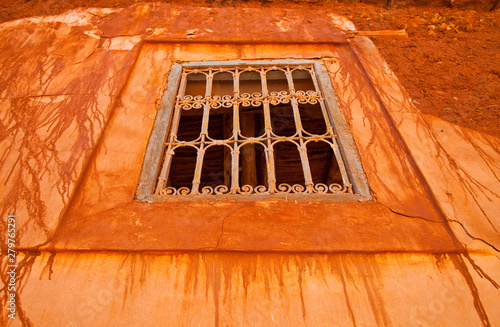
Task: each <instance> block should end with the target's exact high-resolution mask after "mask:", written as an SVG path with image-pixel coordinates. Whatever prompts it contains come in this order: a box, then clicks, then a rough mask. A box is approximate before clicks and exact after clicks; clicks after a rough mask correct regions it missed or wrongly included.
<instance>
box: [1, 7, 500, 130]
mask: <svg viewBox="0 0 500 327" xmlns="http://www.w3.org/2000/svg"><path fill="white" fill-rule="evenodd" d="M137 2H139V1H137V0H122V1H113V0H71V1H70V0H0V22H3V21H9V20H14V19H18V18H22V17H28V16H39V15H51V14H58V13H62V12H64V11H67V10H69V9H73V8H77V7H127V6H129V5H132V4H134V3H137ZM144 2H151V1H144ZM164 2H172V3H179V4H183V5H186V4H188V3H186V2H185V1H181V0H173V1H164ZM345 2H358V1H355V0H350V1H348V0H347V1H345ZM370 2H373V3H376V4H364V3H337V1H335V0H300V1H299V0H296V1H284V0H269V1H265V0H264V1H261V2H254V1H244V0H240V1H238V0H235V1H232V0H229V1H224V0H220V1H208V0H206V1H203V0H198V1H193V2H189V4H191V5H196V4H200V5H205V6H214V7H218V6H238V7H272V6H276V7H291V8H300V7H302V6H313V7H319V8H324V9H325V10H326V11H328V12H335V13H337V14H340V15H343V16H345V17H347V18H349V19H350V20H351V21H353V22H354V24H356V26H357V28H358V29H359V30H384V29H403V28H404V29H406V31H407V32H408V34H409V36H410V38H409V39H407V40H400V39H398V40H395V39H387V38H380V37H377V38H375V37H374V38H372V39H373V41H374V43H375V44H376V45H377V47H378V48H379V49H380V52H381V53H382V55H383V56H384V57H385V59H386V60H387V62H388V63H389V65H390V67H391V68H392V69H393V70H394V71H395V73H396V75H397V76H398V77H399V79H400V80H401V82H402V84H403V85H404V86H405V87H406V89H407V90H408V92H409V93H410V96H411V97H412V99H414V100H413V101H414V103H415V105H416V106H417V107H418V108H419V109H420V110H421V111H422V112H424V113H426V114H431V115H434V116H438V117H440V118H442V119H445V120H447V121H450V122H453V123H456V124H459V125H461V126H465V127H469V128H473V129H476V130H480V131H483V132H486V133H489V134H493V135H497V136H500V130H499V129H498V128H497V127H498V126H499V123H500V99H499V98H500V10H495V11H485V9H490V8H491V7H492V4H494V3H495V0H491V1H490V0H483V1H476V2H470V1H469V2H467V1H457V2H453V1H452V3H454V5H455V6H457V4H460V3H462V4H461V5H460V7H461V8H466V9H459V8H448V7H446V6H443V4H449V1H445V0H443V1H439V0H432V1H430V0H429V1H426V3H427V4H428V6H427V7H415V6H411V5H408V4H412V1H405V0H395V1H394V3H395V4H396V6H394V7H392V8H389V9H388V8H385V7H383V6H382V3H385V2H386V1H383V0H378V1H376V0H372V1H370ZM420 3H422V2H420ZM471 3H472V4H474V5H471ZM471 6H473V7H472V8H474V9H476V10H471V9H470V8H471ZM497 7H500V5H497Z"/></svg>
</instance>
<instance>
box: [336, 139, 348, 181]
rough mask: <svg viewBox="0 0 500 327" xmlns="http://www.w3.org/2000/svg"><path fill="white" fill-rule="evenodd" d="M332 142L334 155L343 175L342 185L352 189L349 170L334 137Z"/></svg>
mask: <svg viewBox="0 0 500 327" xmlns="http://www.w3.org/2000/svg"><path fill="white" fill-rule="evenodd" d="M332 141H333V143H332V149H333V153H334V154H335V159H336V160H337V163H338V165H339V169H340V173H341V174H342V184H344V186H345V187H350V186H351V183H350V182H349V177H347V176H348V175H347V170H346V169H345V166H344V160H342V154H341V153H340V149H339V145H338V144H337V141H336V140H335V137H332Z"/></svg>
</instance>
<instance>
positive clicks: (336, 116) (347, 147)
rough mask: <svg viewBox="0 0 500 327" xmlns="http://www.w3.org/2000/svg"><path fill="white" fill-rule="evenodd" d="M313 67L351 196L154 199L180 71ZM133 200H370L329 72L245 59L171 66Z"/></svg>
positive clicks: (291, 63) (289, 62) (321, 67)
mask: <svg viewBox="0 0 500 327" xmlns="http://www.w3.org/2000/svg"><path fill="white" fill-rule="evenodd" d="M300 65H308V66H312V67H313V69H314V73H315V75H316V81H317V87H318V88H319V90H320V92H321V94H322V97H323V101H324V106H325V108H326V111H327V114H328V116H329V123H330V124H331V125H332V127H333V131H334V134H335V135H336V136H335V141H336V143H337V144H338V147H339V150H340V151H339V152H340V153H339V154H340V156H341V160H342V161H343V166H344V167H345V171H346V174H347V176H348V180H349V187H350V188H351V192H350V193H339V194H332V193H324V192H319V193H314V194H304V193H302V192H288V193H277V194H268V193H265V192H264V193H253V194H222V195H216V192H212V193H211V194H210V195H207V194H190V195H189V196H186V195H168V196H157V195H155V189H156V186H157V182H158V177H159V175H160V171H161V169H162V164H163V159H164V154H165V151H166V147H165V145H166V142H167V138H168V136H169V129H170V127H171V124H172V119H173V116H174V111H175V102H176V98H177V94H178V90H179V86H180V84H181V75H182V71H183V69H193V68H199V69H206V68H218V67H241V68H244V67H249V66H256V67H267V66H270V67H272V66H276V67H282V66H300ZM136 199H137V200H140V201H143V202H154V201H181V200H196V201H198V200H210V201H214V200H215V201H228V200H235V201H241V200H263V199H268V200H269V199H290V200H310V201H318V200H320V201H332V202H344V201H366V200H371V194H370V190H369V186H368V182H367V180H366V176H365V174H364V172H363V168H362V164H361V160H360V157H359V153H358V150H357V147H356V144H355V142H354V139H353V137H352V135H351V133H350V130H349V128H348V126H347V124H346V122H345V120H344V117H343V116H342V113H341V112H340V109H339V107H338V102H337V100H336V96H335V92H334V90H333V87H332V85H331V80H330V77H329V74H328V71H327V70H326V68H325V67H324V65H323V64H322V63H321V61H318V60H245V61H206V62H181V63H175V64H173V65H172V67H171V70H170V74H169V76H168V80H167V85H166V88H165V91H164V94H163V97H162V100H161V103H160V106H159V110H158V113H157V116H156V119H155V123H154V126H153V131H152V133H151V136H150V139H149V142H148V147H147V149H146V154H145V158H144V162H143V166H142V170H141V175H140V179H139V183H138V187H137V191H136Z"/></svg>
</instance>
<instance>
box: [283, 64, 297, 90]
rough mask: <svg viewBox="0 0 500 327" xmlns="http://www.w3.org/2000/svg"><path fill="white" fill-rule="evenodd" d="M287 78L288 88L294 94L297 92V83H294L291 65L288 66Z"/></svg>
mask: <svg viewBox="0 0 500 327" xmlns="http://www.w3.org/2000/svg"><path fill="white" fill-rule="evenodd" d="M285 75H286V80H287V82H288V89H289V90H290V91H289V92H290V94H291V95H294V94H295V84H294V83H293V76H292V72H291V71H290V67H286V72H285Z"/></svg>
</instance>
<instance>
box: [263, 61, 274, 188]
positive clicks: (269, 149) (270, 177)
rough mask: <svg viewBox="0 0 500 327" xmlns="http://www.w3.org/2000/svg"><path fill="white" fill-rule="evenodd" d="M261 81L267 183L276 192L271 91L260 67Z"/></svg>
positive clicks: (264, 73)
mask: <svg viewBox="0 0 500 327" xmlns="http://www.w3.org/2000/svg"><path fill="white" fill-rule="evenodd" d="M260 81H261V84H262V97H263V98H264V100H263V101H262V106H263V108H264V126H265V131H266V140H267V146H266V148H265V152H266V164H267V183H268V192H269V193H275V192H276V172H275V170H274V169H275V165H274V149H273V144H272V141H271V131H272V129H273V127H272V125H271V111H270V109H269V99H268V98H267V97H268V96H269V92H268V90H267V80H266V72H265V70H264V68H261V69H260Z"/></svg>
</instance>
